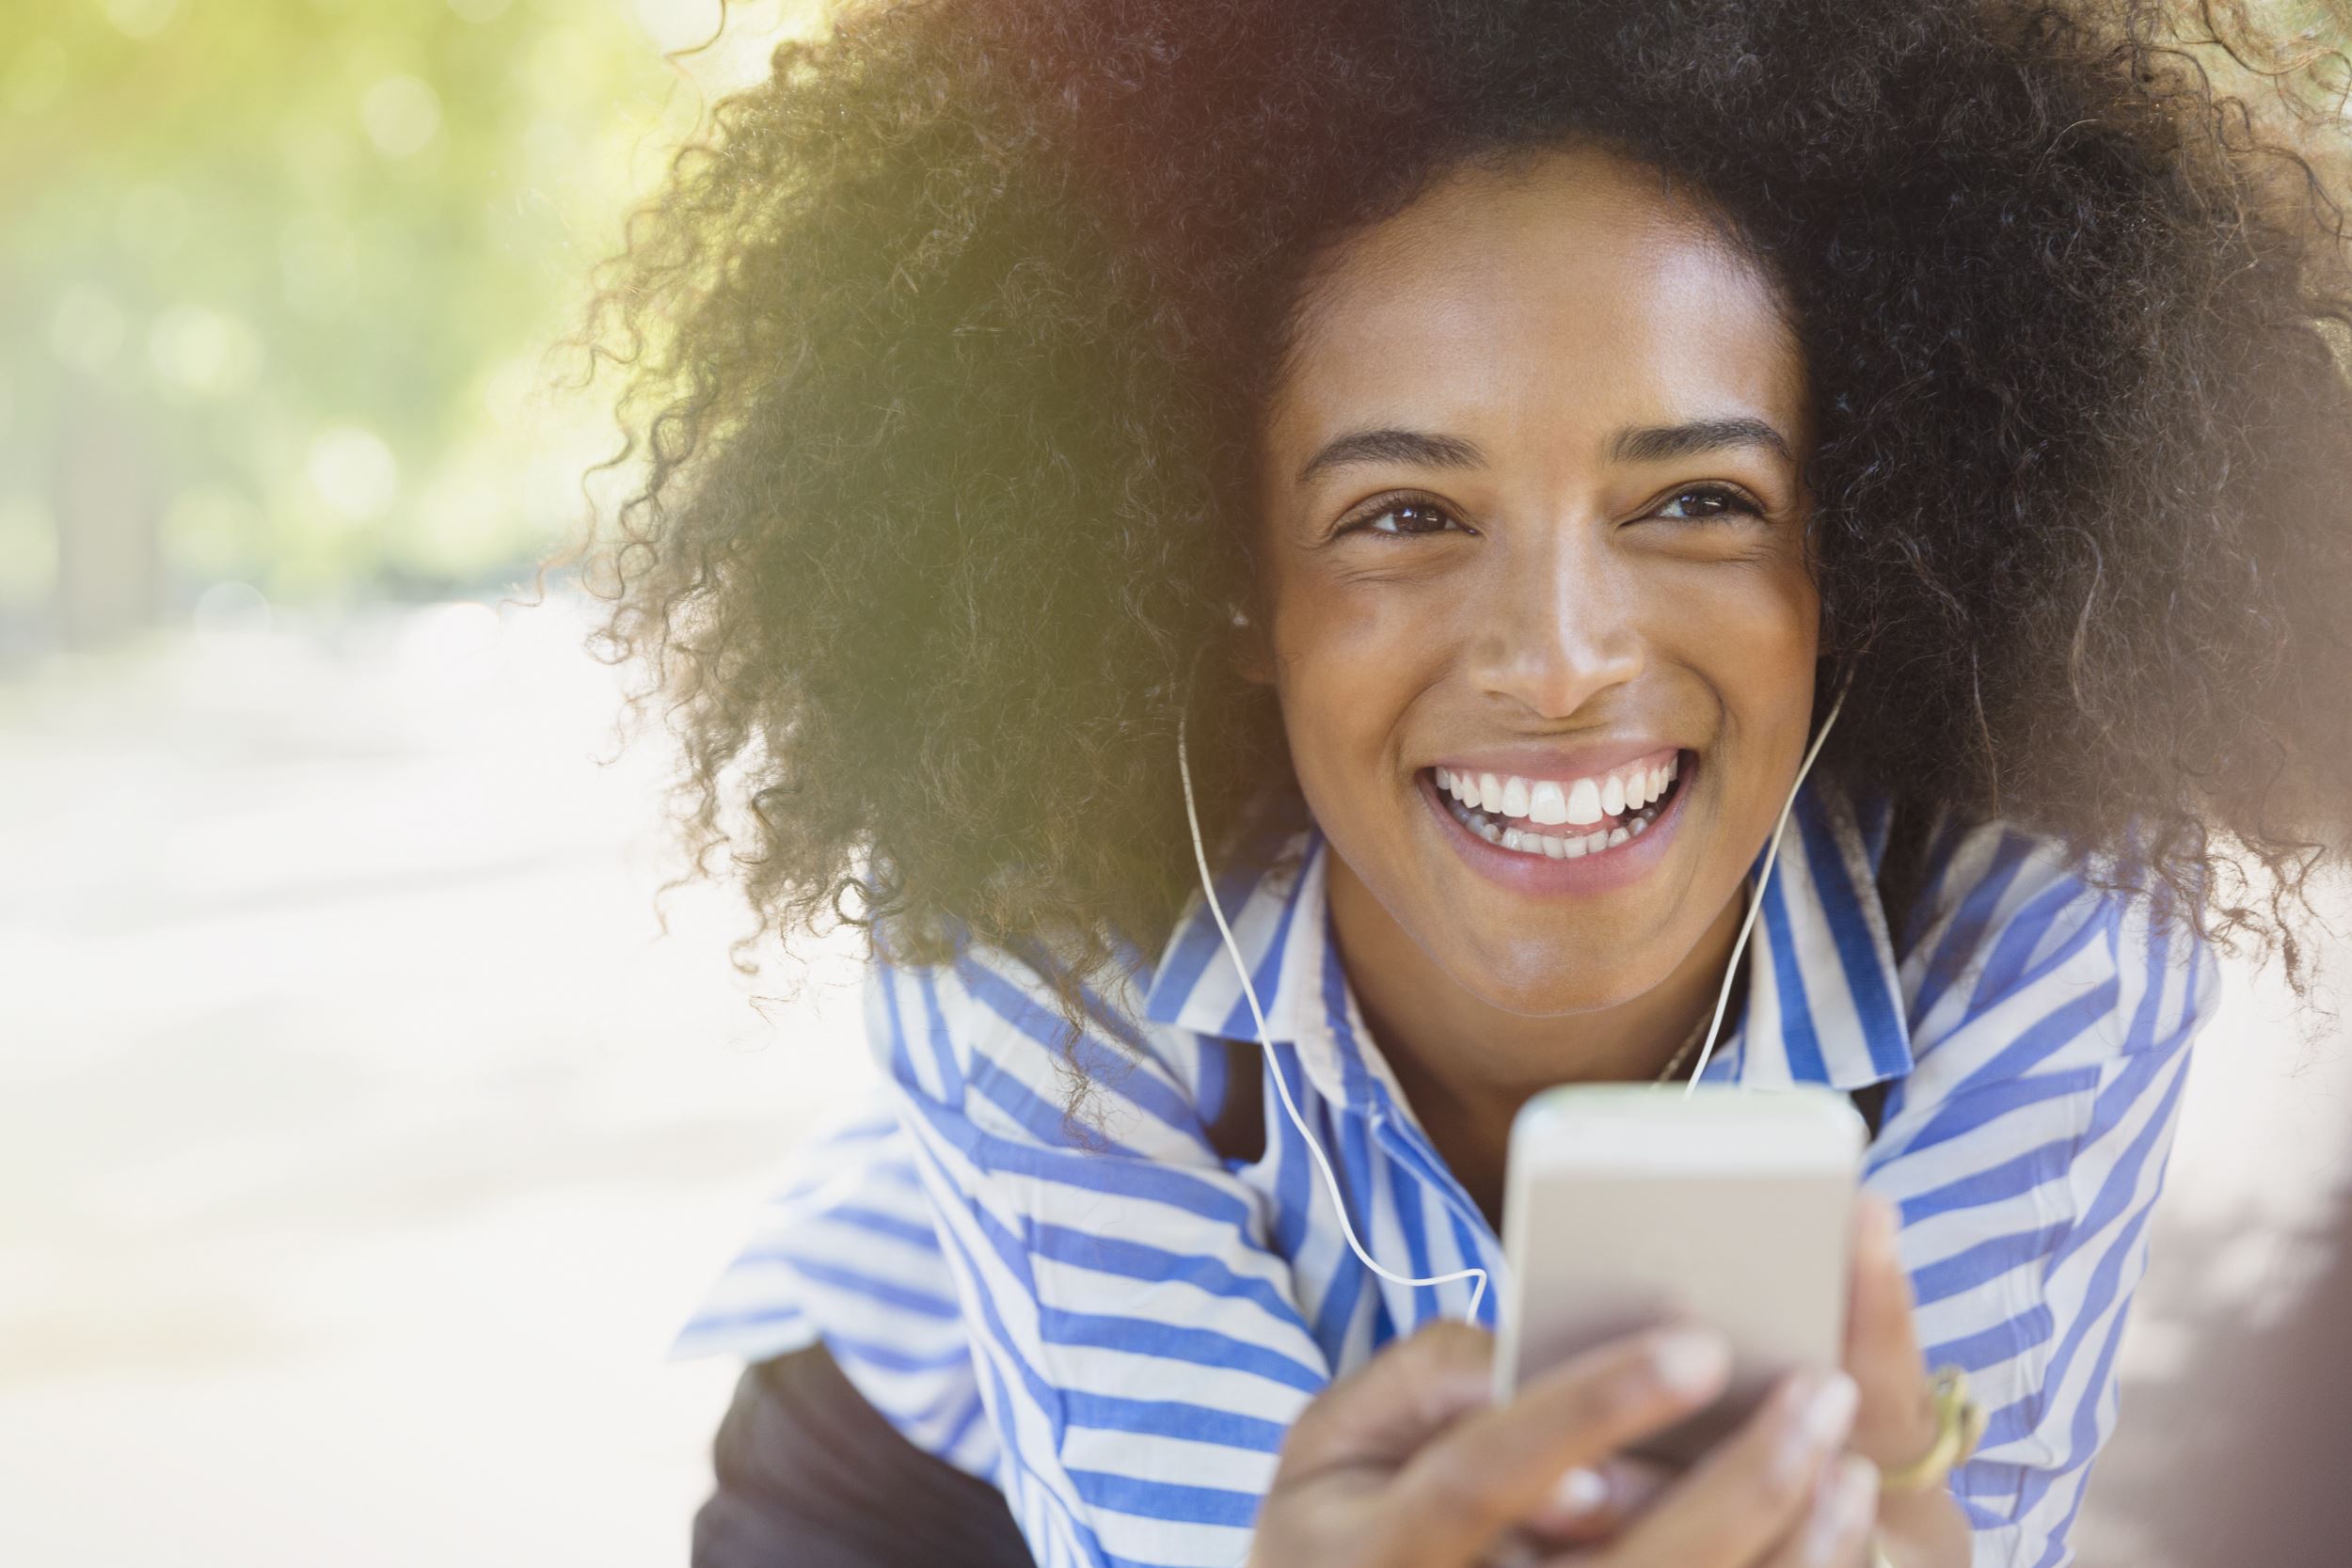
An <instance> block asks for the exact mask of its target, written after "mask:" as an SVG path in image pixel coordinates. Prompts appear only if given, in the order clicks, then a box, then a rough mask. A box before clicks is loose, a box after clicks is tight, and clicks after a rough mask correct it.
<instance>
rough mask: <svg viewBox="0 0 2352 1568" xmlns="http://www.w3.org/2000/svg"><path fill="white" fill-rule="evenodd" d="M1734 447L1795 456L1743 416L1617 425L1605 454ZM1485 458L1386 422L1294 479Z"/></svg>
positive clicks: (1342, 442)
mask: <svg viewBox="0 0 2352 1568" xmlns="http://www.w3.org/2000/svg"><path fill="white" fill-rule="evenodd" d="M1732 447H1762V448H1764V449H1765V450H1766V451H1771V452H1773V453H1776V454H1777V455H1778V456H1780V457H1781V458H1782V459H1783V460H1786V461H1794V454H1793V453H1792V452H1791V451H1789V447H1788V437H1787V436H1783V435H1781V433H1780V432H1779V431H1777V430H1775V429H1774V428H1772V426H1771V425H1769V424H1767V423H1765V422H1764V421H1763V420H1757V419H1751V418H1748V417H1746V416H1738V417H1734V418H1730V419H1722V420H1686V421H1684V422H1683V423H1681V424H1661V425H1644V426H1641V427H1639V428H1637V429H1633V430H1621V431H1619V432H1617V434H1616V435H1615V436H1612V437H1611V438H1610V441H1609V455H1610V457H1611V458H1612V459H1613V461H1616V462H1619V463H1667V462H1672V461H1674V460H1675V459H1677V458H1681V457H1695V456H1697V455H1698V454H1700V453H1701V452H1709V451H1724V450H1725V449H1726V448H1732ZM1359 463H1401V464H1405V465H1407V466H1410V467H1423V468H1477V467H1485V466H1486V451H1484V450H1483V449H1482V448H1481V447H1480V446H1479V445H1478V443H1477V442H1475V441H1469V440H1464V439H1463V438H1462V437H1461V436H1433V435H1431V434H1429V433H1428V432H1427V431H1422V430H1400V429H1397V428H1395V427H1394V426H1387V427H1383V428H1381V429H1377V430H1354V431H1350V432H1348V433H1347V434H1346V435H1344V436H1335V437H1333V438H1332V439H1331V440H1329V441H1327V442H1325V443H1324V444H1323V446H1322V447H1321V448H1319V449H1318V450H1317V451H1316V452H1315V454H1314V455H1313V456H1312V457H1310V458H1309V459H1307V461H1306V462H1305V463H1304V464H1303V465H1301V466H1300V467H1299V470H1298V483H1301V484H1304V483H1307V482H1308V481H1310V480H1311V479H1313V478H1314V477H1315V476H1316V475H1317V474H1321V473H1326V472H1327V471H1329V470H1330V469H1333V468H1344V467H1350V466H1352V465H1355V464H1359Z"/></svg>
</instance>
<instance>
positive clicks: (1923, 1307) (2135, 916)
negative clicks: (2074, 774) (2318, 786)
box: [1866, 829, 2219, 1568]
mask: <svg viewBox="0 0 2352 1568" xmlns="http://www.w3.org/2000/svg"><path fill="white" fill-rule="evenodd" d="M2162 908H2163V906H2162V905H2161V904H2160V903H2158V902H2157V900H2156V899H2155V898H2154V897H2153V896H2127V895H2121V894H2116V893H2112V892H2105V891H2100V890H2097V889H2094V888H2092V887H2090V886H2089V885H2087V884H2086V882H2085V881H2083V880H2082V879H2080V878H2078V877H2076V876H2075V875H2074V874H2073V873H2072V872H2070V871H2069V870H2068V869H2067V866H2066V864H2065V862H2064V861H2063V859H2062V857H2061V856H2059V855H2058V853H2057V851H2056V850H2055V849H2053V848H2052V847H2049V846H2047V845H2044V844H2042V843H2041V842H2039V841H2036V840H2033V839H2029V838H2026V837H2025V836H2023V835H2020V834H2016V833H2013V832H2006V831H2001V830H1996V829H1987V830H1981V831H1979V832H1974V833H1971V834H1968V835H1966V836H1965V837H1963V838H1962V839H1961V840H1960V841H1959V842H1958V844H1957V845H1956V846H1955V847H1952V848H1951V849H1950V850H1949V851H1948V853H1947V855H1946V856H1945V857H1944V858H1943V864H1942V866H1941V869H1940V873H1939V875H1938V877H1937V878H1936V879H1935V880H1934V882H1933V883H1932V884H1931V889H1930V892H1929V895H1928V897H1927V901H1926V903H1925V905H1924V907H1923V910H1922V915H1923V918H1921V919H1920V920H1918V921H1916V922H1915V926H1916V927H1917V929H1916V930H1915V933H1914V935H1913V937H1912V940H1911V942H1910V944H1909V950H1908V951H1907V952H1906V954H1905V955H1904V958H1903V966H1902V967H1903V980H1904V987H1905V990H1906V992H1907V1000H1908V1004H1909V1013H1910V1022H1911V1028H1912V1049H1913V1057H1914V1063H1915V1066H1914V1069H1913V1072H1912V1074H1911V1075H1910V1077H1908V1078H1907V1079H1905V1080H1904V1081H1903V1082H1902V1084H1901V1085H1899V1088H1898V1090H1897V1092H1896V1095H1895V1097H1894V1103H1892V1104H1890V1106H1889V1107H1888V1116H1887V1120H1886V1123H1885V1126H1884V1129H1883V1132H1882V1134H1881V1136H1880V1138H1879V1140H1878V1142H1877V1143H1876V1144H1874V1145H1873V1147H1872V1151H1871V1156H1870V1162H1869V1166H1868V1169H1867V1174H1866V1180H1867V1184H1868V1185H1869V1186H1870V1187H1871V1188H1873V1189H1874V1190H1876V1191H1878V1192H1880V1193H1882V1194H1883V1195H1884V1196H1887V1197H1889V1198H1892V1199H1893V1200H1895V1202H1896V1203H1897V1204H1898V1205H1899V1210H1900V1212H1901V1218H1902V1232H1901V1247H1902V1253H1903V1259H1904V1262H1905V1265H1906V1266H1907V1268H1908V1269H1909V1271H1910V1273H1911V1275H1912V1280H1913V1284H1914V1288H1915V1294H1916V1297H1917V1302H1918V1322H1919V1328H1920V1338H1921V1340H1922V1342H1923V1343H1924V1345H1925V1346H1926V1349H1927V1357H1928V1362H1929V1364H1930V1365H1931V1366H1941V1365H1957V1366H1959V1367H1961V1368H1963V1370H1966V1371H1967V1373H1968V1375H1969V1379H1970V1383H1971V1386H1972V1388H1973V1390H1974V1392H1975V1394H1976V1397H1977V1398H1978V1400H1979V1402H1981V1403H1982V1404H1983V1406H1984V1407H1985V1409H1986V1410H1987V1412H1988V1413H1989V1416H1990V1426H1989V1428H1988V1430H1987V1432H1986V1434H1985V1438H1984V1441H1983V1443H1982V1444H1981V1445H1980V1446H1979V1449H1978V1452H1977V1454H1976V1456H1975V1457H1974V1459H1972V1460H1971V1461H1970V1463H1968V1464H1967V1465H1963V1466H1962V1467H1961V1468H1960V1469H1959V1470H1958V1471H1957V1472H1955V1474H1954V1476H1953V1481H1952V1485H1953V1491H1954V1493H1955V1495H1956V1496H1957V1497H1958V1498H1959V1499H1960V1501H1961V1504H1962V1506H1963V1508H1964V1509H1965V1511H1966V1512H1967V1513H1968V1515H1969V1518H1970V1521H1971V1523H1972V1524H1973V1525H1974V1527H1975V1530H1976V1538H1975V1540H1976V1547H1975V1555H1974V1561H1975V1562H1976V1564H1977V1565H1978V1568H1993V1565H1996V1564H1997V1565H2001V1568H2062V1565H2064V1564H2066V1563H2068V1562H2069V1561H2071V1560H2072V1559H2073V1552H2072V1550H2071V1548H2070V1547H2069V1546H2068V1544H2067V1532H2068V1529H2069V1528H2070V1527H2071V1526H2072V1525H2073V1523H2074V1514H2075V1512H2076V1509H2077V1508H2078V1506H2079V1505H2080V1503H2081V1500H2082V1494H2083V1487H2084V1484H2085V1482H2086V1481H2087V1480H2088V1479H2089V1476H2090V1465H2091V1461H2092V1459H2093V1458H2094V1457H2096V1455H2097V1453H2098V1451H2099V1448H2100V1445H2101V1444H2102V1443H2103V1442H2104V1441H2105V1440H2106V1435H2107V1433H2108V1432H2109V1431H2110V1430H2111V1429H2112V1428H2113V1426H2114V1423H2115V1415H2116V1396H2115V1376H2114V1374H2115V1358H2116V1349H2117V1346H2118V1343H2119V1341H2120V1340H2121V1338H2122V1331H2123V1324H2124V1319H2125V1314H2126V1312H2127V1310H2128V1308H2129V1307H2130V1305H2131V1298H2132V1291H2133V1289H2134V1287H2135V1286H2136V1285H2137V1283H2138V1281H2139V1279H2140V1276H2141V1275H2142V1274H2143V1272H2144V1271H2145V1269H2146V1266H2147V1257H2148V1250H2147V1249H2148V1224H2149V1217H2150V1212H2151V1210H2152V1208H2153V1204H2154V1202H2155V1198H2156V1195H2157V1192H2158V1190H2159V1189H2160V1187H2161V1186H2162V1183H2163V1179H2164V1168H2165V1159H2166V1155H2167V1153H2168V1151H2169V1148H2170V1144H2171V1139H2172V1132H2173V1128H2174V1125H2175V1122H2176V1120H2177V1117H2178V1113H2179V1110H2180V1101H2181V1090H2182V1085H2183V1084H2184V1082H2185V1076H2186V1070H2187V1066H2188V1046H2189V1041H2190V1039H2191V1038H2192V1037H2194V1036H2195V1035H2196V1033H2197V1032H2198V1030H2199V1029H2200V1028H2201V1026H2202V1025H2203V1024H2204V1022H2206V1020H2207V1019H2208V1018H2210V1017H2211V1016H2212V1013H2213V1010H2214V1008H2215V1006H2216V1004H2217V1000H2218V992H2219V986H2218V983H2217V966H2216V964H2215V961H2214V958H2213V955H2212V953H2211V951H2210V950H2209V948H2208V947H2207V945H2206V944H2205V942H2203V941H2202V940H2201V939H2200V938H2199V937H2198V936H2197V935H2196V933H2195V932H2194V930H2193V929H2192V928H2191V927H2190V924H2189V923H2188V922H2187V921H2186V920H2185V919H2167V918H2165V917H2164V915H2163V914H2162V912H2161V910H2162Z"/></svg>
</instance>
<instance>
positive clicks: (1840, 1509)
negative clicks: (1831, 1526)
mask: <svg viewBox="0 0 2352 1568" xmlns="http://www.w3.org/2000/svg"><path fill="white" fill-rule="evenodd" d="M1878 1503H1879V1467H1878V1466H1877V1465H1873V1464H1871V1463H1870V1462H1869V1461H1868V1460H1867V1459H1865V1458H1863V1457H1862V1456H1861V1455H1860V1454H1850V1455H1848V1456H1847V1458H1846V1464H1845V1467H1844V1468H1843V1469H1842V1470H1840V1471H1839V1473H1838V1477H1837V1500H1836V1513H1837V1517H1838V1518H1839V1519H1840V1520H1841V1521H1843V1522H1844V1523H1845V1524H1846V1525H1847V1526H1849V1527H1851V1526H1856V1525H1863V1524H1867V1523H1868V1522H1869V1519H1870V1516H1871V1515H1872V1514H1873V1513H1877V1512H1878Z"/></svg>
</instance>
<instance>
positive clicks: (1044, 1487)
mask: <svg viewBox="0 0 2352 1568" xmlns="http://www.w3.org/2000/svg"><path fill="white" fill-rule="evenodd" d="M1046 995H1047V993H1046V992H1045V991H1044V990H1043V989H1042V988H1041V986H1040V985H1039V984H1038V983H1037V981H1036V979H1035V976H1034V974H1033V972H1028V971H1025V970H1024V969H1023V968H1021V967H1020V966H1017V965H1016V964H1014V963H1013V962H1012V961H1010V960H1000V959H999V958H995V957H993V956H992V955H980V954H975V955H968V956H966V957H964V958H961V959H959V960H958V961H957V962H956V963H954V964H952V965H948V966H942V967H939V968H930V969H921V970H913V969H909V970H898V969H889V968H884V969H882V970H880V971H878V973H877V974H876V979H875V984H874V987H873V990H872V993H871V998H870V1002H869V1024H870V1033H871V1037H872V1039H873V1042H874V1048H875V1051H876V1053H877V1055H878V1056H879V1057H880V1058H881V1065H882V1069H883V1071H884V1073H885V1075H886V1077H887V1078H888V1080H889V1082H890V1083H891V1085H893V1087H894V1089H895V1091H896V1093H897V1095H898V1106H899V1116H900V1119H901V1121H902V1123H903V1124H904V1125H905V1127H906V1128H907V1130H908V1133H909V1135H910V1137H911V1139H912V1140H913V1143H914V1148H915V1150H916V1155H917V1162H916V1163H917V1164H918V1166H919V1168H920V1170H921V1173H922V1177H923V1180H924V1181H925V1183H926V1185H927V1186H928V1188H929V1190H930V1195H931V1197H932V1202H933V1206H934V1213H935V1219H936V1223H937V1226H938V1230H939V1234H940V1237H941V1239H942V1242H943V1244H944V1245H945V1247H946V1253H947V1258H948V1263H949V1267H950V1269H951V1271H952V1273H953V1274H954V1276H955V1288H956V1291H957V1294H958V1296H959V1298H960V1299H961V1302H962V1303H963V1305H964V1310H965V1315H966V1318H967V1320H968V1322H969V1323H970V1327H971V1332H972V1337H973V1344H974V1358H975V1361H976V1362H977V1365H978V1367H979V1369H980V1393H981V1398H982V1400H983V1402H985V1404H986V1406H987V1409H988V1413H989V1417H990V1419H991V1421H992V1423H993V1425H994V1427H995V1429H996V1434H997V1442H998V1444H999V1448H1000V1451H1001V1452H1002V1453H1003V1455H1004V1464H1003V1465H1002V1467H1001V1469H1000V1471H999V1475H998V1483H999V1485H1000V1486H1001V1487H1002V1488H1003V1489H1004V1491H1005V1493H1006V1497H1007V1500H1008V1501H1009V1504H1010V1505H1011V1508H1012V1512H1013V1516H1014V1518H1015V1519H1016V1520H1017V1521H1018V1522H1019V1524H1020V1525H1021V1528H1022V1530H1023V1533H1024V1534H1025V1536H1026V1538H1027V1539H1028V1542H1029V1544H1030V1546H1031V1549H1032V1550H1033V1551H1034V1552H1035V1553H1036V1555H1037V1557H1038V1559H1039V1560H1040V1561H1041V1562H1042V1563H1046V1564H1049V1565H1050V1564H1061V1563H1085V1564H1108V1563H1160V1564H1193V1563H1200V1564H1207V1563H1232V1562H1238V1561H1240V1560H1243V1558H1244V1557H1246V1556H1247V1555H1248V1543H1249V1532H1250V1527H1251V1525H1252V1524H1253V1522H1254V1520H1255V1518H1256V1513H1257V1509H1258V1505H1259V1502H1260V1500H1261V1499H1262V1497H1263V1494H1264V1491H1265V1488H1266V1486H1267V1484H1268V1483H1269V1481H1270V1480H1271V1478H1272V1474H1273V1468H1274V1462H1275V1458H1276V1455H1277V1452H1278V1450H1279V1448H1280V1446H1281V1440H1282V1436H1283V1434H1284V1433H1285V1432H1286V1431H1287V1430H1288V1428H1289V1426H1290V1423H1291V1421H1292V1419H1293V1418H1295V1416H1296V1414H1297V1412H1298V1410H1299V1409H1300V1408H1301V1407H1302V1406H1303V1405H1304V1404H1305V1403H1306V1402H1307V1401H1308V1399H1309V1398H1311V1396H1312V1394H1313V1393H1314V1392H1316V1391H1318V1390H1319V1389H1321V1388H1322V1387H1323V1386H1325V1384H1326V1383H1327V1381H1328V1376H1329V1373H1328V1369H1327V1364H1326V1362H1325V1360H1324V1357H1323V1354H1322V1351H1321V1349H1320V1347H1319V1345H1318V1344H1317V1342H1316V1341H1315V1339H1314V1338H1313V1337H1312V1336H1311V1333H1310V1332H1309V1331H1308V1328H1307V1326H1306V1324H1305V1323H1304V1321H1303V1320H1302V1318H1301V1317H1300V1314H1299V1312H1298V1310H1297V1308H1296V1307H1295V1298H1294V1295H1293V1291H1292V1283H1291V1276H1290V1271H1289V1265H1288V1264H1287V1263H1286V1262H1284V1261H1283V1260H1282V1259H1279V1257H1278V1256H1276V1255H1275V1254H1274V1253H1273V1252H1272V1251H1271V1250H1270V1249H1269V1247H1268V1245H1267V1243H1266V1236H1265V1217H1264V1214H1263V1211H1262V1208H1261V1204H1260V1201H1259V1199H1258V1197H1257V1196H1256V1195H1255V1194H1254V1193H1253V1191H1252V1190H1251V1189H1249V1188H1248V1186H1246V1185H1245V1184H1244V1183H1243V1182H1242V1181H1241V1180H1240V1179H1239V1178H1238V1176H1236V1175H1234V1174H1233V1173H1232V1171H1230V1170H1229V1169H1228V1168H1227V1166H1226V1165H1225V1164H1224V1162H1223V1161H1222V1160H1221V1159H1220V1158H1219V1157H1218V1156H1217V1155H1216V1153H1215V1152H1214V1150H1213V1149H1212V1148H1211V1147H1210V1144H1209V1141H1208V1137H1207V1133H1206V1130H1205V1128H1204V1127H1203V1126H1202V1124H1201V1121H1200V1116H1199V1114H1198V1110H1197V1107H1196V1103H1195V1101H1194V1100H1193V1098H1192V1096H1191V1095H1190V1094H1189V1093H1188V1092H1187V1091H1186V1087H1185V1085H1187V1083H1198V1082H1199V1081H1200V1072H1199V1069H1200V1065H1201V1064H1200V1063H1197V1062H1187V1061H1185V1060H1183V1059H1181V1058H1180V1056H1179V1055H1178V1053H1183V1052H1186V1051H1190V1050H1195V1049H1201V1048H1202V1047H1201V1045H1200V1042H1199V1041H1198V1040H1197V1039H1196V1038H1195V1037H1192V1036H1190V1035H1189V1034H1187V1033H1185V1032H1183V1031H1175V1030H1165V1031H1157V1032H1155V1033H1154V1035H1153V1036H1152V1038H1151V1039H1150V1040H1148V1041H1147V1040H1146V1039H1144V1038H1143V1037H1141V1036H1140V1035H1138V1034H1136V1032H1135V1031H1134V1030H1132V1029H1129V1028H1126V1027H1124V1026H1122V1025H1120V1024H1116V1023H1110V1022H1098V1024H1097V1025H1096V1026H1094V1027H1090V1028H1089V1030H1087V1031H1086V1032H1085V1033H1083V1034H1080V1035H1079V1036H1077V1037H1075V1038H1074V1039H1073V1038H1072V1037H1071V1035H1070V1032H1069V1030H1068V1028H1067V1026H1066V1025H1065V1023H1064V1022H1063V1021H1062V1018H1061V1016H1060V1014H1059V1013H1058V1011H1057V1010H1056V1009H1055V1008H1054V1007H1053V1006H1051V1005H1050V1003H1049V1002H1048V1001H1047V1000H1046ZM1097 1012H1098V1014H1099V1017H1100V1018H1101V1019H1102V1020H1116V1019H1121V1018H1124V1017H1125V1016H1127V1015H1126V1013H1125V1011H1124V1010H1123V1009H1121V1008H1119V1007H1117V1006H1113V1005H1105V1006H1101V1007H1099V1008H1098V1009H1097ZM1080 1090H1082V1091H1083V1092H1082V1093H1080V1092H1073V1091H1080Z"/></svg>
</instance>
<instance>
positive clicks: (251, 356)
mask: <svg viewBox="0 0 2352 1568" xmlns="http://www.w3.org/2000/svg"><path fill="white" fill-rule="evenodd" d="M147 354H148V359H149V361H150V362H151V364H152V365H153V366H154V368H155V376H156V379H158V380H159V381H161V382H162V383H163V384H164V386H165V387H166V388H168V389H169V390H171V391H175V392H180V393H183V394H185V395H187V396H191V397H222V396H225V395H227V394H229V393H231V392H237V391H242V390H244V389H245V388H247V387H249V386H251V385H252V384H253V380H254V377H255V376H256V374H258V373H259V372H260V370H261V365H262V345H261V341H260V340H259V339H258V338H256V337H255V336H254V333H253V329H252V328H251V327H250V326H247V325H246V324H245V322H244V321H242V320H241V319H239V318H238V317H235V316H231V315H229V314H227V313H226V312H224V311H220V310H210V309H204V308H203V307H201V306H196V305H175V306H173V307H172V308H171V309H168V310H167V311H165V312H164V313H163V314H162V315H161V316H159V317H157V318H156V321H155V325H154V328H153V330H152V331H151V332H150V333H149V334H148V340H147Z"/></svg>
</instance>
